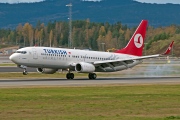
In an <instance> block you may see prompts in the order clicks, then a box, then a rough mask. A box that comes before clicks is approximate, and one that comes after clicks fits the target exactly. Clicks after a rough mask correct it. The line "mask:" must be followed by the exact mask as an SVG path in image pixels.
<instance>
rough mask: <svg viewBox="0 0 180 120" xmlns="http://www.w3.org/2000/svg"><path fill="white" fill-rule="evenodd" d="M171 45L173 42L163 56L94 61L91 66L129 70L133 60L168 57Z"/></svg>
mask: <svg viewBox="0 0 180 120" xmlns="http://www.w3.org/2000/svg"><path fill="white" fill-rule="evenodd" d="M173 43H174V41H172V42H171V44H170V45H169V47H168V49H167V50H166V51H165V52H164V53H163V54H156V55H148V56H141V57H138V56H137V57H129V58H124V59H117V60H106V61H95V62H94V63H93V64H94V65H95V66H96V67H100V68H101V69H103V70H104V68H105V67H110V68H112V69H114V68H115V67H116V66H120V65H124V66H126V67H127V68H129V67H128V64H131V63H133V62H134V61H135V60H139V61H141V60H143V59H148V58H156V57H160V56H163V55H168V54H169V53H170V51H171V48H172V46H173ZM114 70H115V69H114Z"/></svg>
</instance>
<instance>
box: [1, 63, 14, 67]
mask: <svg viewBox="0 0 180 120" xmlns="http://www.w3.org/2000/svg"><path fill="white" fill-rule="evenodd" d="M6 66H7V67H11V66H17V65H16V64H14V63H2V64H0V67H6Z"/></svg>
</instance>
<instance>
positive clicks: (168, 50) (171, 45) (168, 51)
mask: <svg viewBox="0 0 180 120" xmlns="http://www.w3.org/2000/svg"><path fill="white" fill-rule="evenodd" d="M173 44H174V41H172V42H171V44H170V45H169V47H168V48H167V50H166V51H165V52H164V53H163V54H162V55H168V54H169V53H170V52H171V50H172V47H173Z"/></svg>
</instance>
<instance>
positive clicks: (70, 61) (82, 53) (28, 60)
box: [10, 47, 142, 72]
mask: <svg viewBox="0 0 180 120" xmlns="http://www.w3.org/2000/svg"><path fill="white" fill-rule="evenodd" d="M134 57H137V56H132V55H127V54H119V53H111V52H99V51H88V50H78V49H64V48H50V47H26V48H21V49H19V50H17V52H16V53H13V54H12V55H11V56H10V59H11V60H12V61H13V62H14V63H16V64H17V65H24V66H27V67H35V68H52V69H68V68H69V69H72V70H74V68H73V67H72V66H73V65H75V64H77V63H80V62H85V63H92V64H93V63H94V62H95V61H108V60H117V59H118V60H119V59H126V58H134ZM141 62H142V60H133V62H132V63H128V67H127V66H126V65H124V64H120V63H114V69H112V68H111V67H109V66H108V65H107V66H104V69H103V70H102V69H98V68H96V70H95V72H113V71H119V70H124V69H127V68H131V67H133V66H135V65H137V64H139V63H141Z"/></svg>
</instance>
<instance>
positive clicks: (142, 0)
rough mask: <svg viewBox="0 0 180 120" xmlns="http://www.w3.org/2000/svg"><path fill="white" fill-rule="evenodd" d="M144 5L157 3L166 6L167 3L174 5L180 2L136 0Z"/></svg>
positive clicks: (175, 0) (178, 0)
mask: <svg viewBox="0 0 180 120" xmlns="http://www.w3.org/2000/svg"><path fill="white" fill-rule="evenodd" d="M134 1H138V2H142V3H157V4H166V3H172V4H180V0H134Z"/></svg>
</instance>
